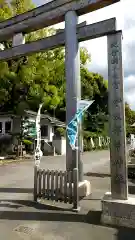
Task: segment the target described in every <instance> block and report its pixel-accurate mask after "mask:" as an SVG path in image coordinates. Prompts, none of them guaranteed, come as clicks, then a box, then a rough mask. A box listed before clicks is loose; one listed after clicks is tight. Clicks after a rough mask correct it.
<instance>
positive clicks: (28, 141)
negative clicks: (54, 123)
mask: <svg viewBox="0 0 135 240" xmlns="http://www.w3.org/2000/svg"><path fill="white" fill-rule="evenodd" d="M23 143H24V144H25V145H32V144H33V143H32V141H30V140H28V139H24V140H23Z"/></svg>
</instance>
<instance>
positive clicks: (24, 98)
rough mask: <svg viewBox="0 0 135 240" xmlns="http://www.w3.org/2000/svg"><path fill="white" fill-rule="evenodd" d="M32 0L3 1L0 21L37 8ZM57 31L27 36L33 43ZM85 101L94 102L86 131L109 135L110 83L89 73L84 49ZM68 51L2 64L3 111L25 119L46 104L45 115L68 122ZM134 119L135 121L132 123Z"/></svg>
mask: <svg viewBox="0 0 135 240" xmlns="http://www.w3.org/2000/svg"><path fill="white" fill-rule="evenodd" d="M34 7H35V6H34V4H33V3H32V1H31V0H11V1H10V4H8V3H7V1H6V0H0V21H3V20H5V19H7V18H10V17H12V16H14V15H18V14H20V13H23V12H25V11H28V10H30V9H32V8H34ZM55 32H56V30H55V29H53V28H46V29H41V30H38V31H36V32H32V33H30V34H27V35H26V41H27V42H31V41H34V40H37V39H41V38H43V37H47V36H49V35H52V34H55ZM2 44H3V45H4V48H5V49H7V48H9V47H11V45H12V43H11V41H4V42H2ZM80 58H81V86H82V98H83V99H89V100H91V99H94V100H95V102H94V103H93V104H92V106H91V107H90V109H89V110H88V113H86V114H85V117H84V131H86V132H89V133H91V132H94V133H96V134H108V133H107V131H108V104H107V102H108V90H107V88H108V86H107V81H105V80H104V78H103V77H102V76H101V75H99V74H96V73H92V72H89V70H88V69H87V67H86V65H87V64H88V63H90V61H91V56H90V54H89V53H88V51H87V49H86V48H84V47H83V48H81V49H80ZM64 62H65V51H64V48H58V49H54V50H49V51H46V52H42V53H37V54H34V55H32V56H28V57H27V56H25V57H21V58H19V59H16V60H9V61H7V62H2V63H0V111H6V112H7V111H13V112H14V113H16V114H19V115H23V111H24V109H31V110H34V111H37V109H38V106H39V104H40V103H41V102H42V103H43V108H42V110H43V112H44V111H48V112H49V113H50V114H52V115H54V114H55V116H56V117H58V118H59V119H60V120H61V121H65V115H66V109H65V106H66V102H65V85H66V79H65V64H64ZM126 117H127V118H126V119H127V122H128V124H130V123H132V122H133V121H134V120H135V114H134V112H133V111H131V110H130V108H129V106H128V105H126ZM131 119H132V120H131Z"/></svg>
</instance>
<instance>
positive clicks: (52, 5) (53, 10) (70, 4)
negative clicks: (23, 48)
mask: <svg viewBox="0 0 135 240" xmlns="http://www.w3.org/2000/svg"><path fill="white" fill-rule="evenodd" d="M119 1H120V0H53V1H51V2H49V3H47V4H44V5H42V6H40V7H38V8H35V9H33V10H31V11H28V12H26V13H23V14H20V15H18V16H15V17H13V18H11V19H9V20H6V21H3V22H1V23H0V41H3V40H6V39H9V38H11V37H13V35H15V34H17V33H21V32H22V33H24V34H25V33H30V32H32V31H36V30H38V29H41V28H44V27H48V26H51V25H54V24H56V23H60V22H62V21H64V16H65V14H66V12H68V11H71V10H73V11H76V12H77V14H78V15H79V16H80V15H83V14H86V13H89V12H92V11H95V10H98V9H100V8H103V7H106V6H108V5H111V4H113V3H116V2H119Z"/></svg>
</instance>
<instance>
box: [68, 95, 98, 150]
mask: <svg viewBox="0 0 135 240" xmlns="http://www.w3.org/2000/svg"><path fill="white" fill-rule="evenodd" d="M93 102H94V101H87V100H80V101H79V102H78V110H77V112H76V114H75V116H74V117H73V119H72V120H71V121H70V122H69V124H68V126H67V129H66V130H67V136H68V139H69V144H70V146H71V147H72V149H75V148H76V146H75V143H76V139H77V135H78V125H79V123H80V122H81V120H82V116H83V113H84V112H85V111H86V110H87V109H88V108H89V106H90V105H91V104H92V103H93Z"/></svg>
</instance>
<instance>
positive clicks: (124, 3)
mask: <svg viewBox="0 0 135 240" xmlns="http://www.w3.org/2000/svg"><path fill="white" fill-rule="evenodd" d="M41 1H42V0H41ZM43 2H45V1H42V4H43ZM112 17H116V19H117V28H118V29H122V30H123V63H124V76H125V79H124V83H125V99H126V101H128V102H129V104H130V106H131V107H132V108H134V109H135V104H134V102H135V67H134V58H135V57H134V56H135V0H130V1H129V0H121V1H120V2H118V3H116V4H113V5H111V6H108V7H105V8H103V9H100V10H97V11H95V12H92V13H89V14H86V15H83V16H81V17H80V18H79V22H83V21H87V23H88V24H91V23H94V22H98V21H102V20H105V19H109V18H112ZM56 27H57V28H64V23H61V24H57V25H56ZM81 46H85V47H86V48H87V49H88V51H89V52H90V53H91V57H92V63H91V64H90V66H89V69H90V70H91V71H95V72H99V73H101V74H102V75H103V76H104V77H105V78H107V41H106V37H104V38H99V39H95V40H90V41H87V42H83V43H81Z"/></svg>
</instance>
